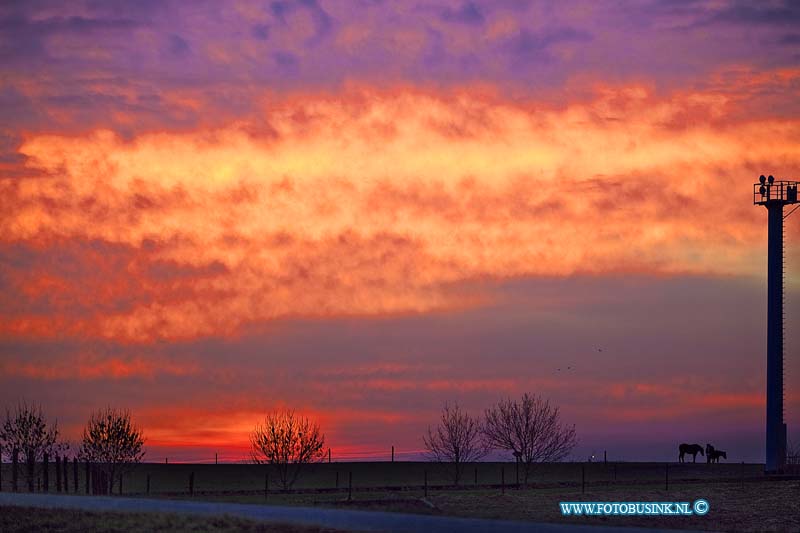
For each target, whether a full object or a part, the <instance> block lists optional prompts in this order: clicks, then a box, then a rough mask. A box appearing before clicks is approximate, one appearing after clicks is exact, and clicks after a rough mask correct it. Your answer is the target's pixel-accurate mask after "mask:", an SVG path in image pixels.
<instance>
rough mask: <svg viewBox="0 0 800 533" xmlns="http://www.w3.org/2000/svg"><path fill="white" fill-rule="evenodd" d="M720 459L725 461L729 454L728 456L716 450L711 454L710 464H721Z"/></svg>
mask: <svg viewBox="0 0 800 533" xmlns="http://www.w3.org/2000/svg"><path fill="white" fill-rule="evenodd" d="M720 457H722V458H723V459H728V454H726V453H725V452H723V451H722V450H714V451H712V452H711V453H710V454H709V462H711V463H719V458H720Z"/></svg>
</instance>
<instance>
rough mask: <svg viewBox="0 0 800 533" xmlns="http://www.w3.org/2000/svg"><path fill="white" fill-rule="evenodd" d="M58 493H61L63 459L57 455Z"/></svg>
mask: <svg viewBox="0 0 800 533" xmlns="http://www.w3.org/2000/svg"><path fill="white" fill-rule="evenodd" d="M55 465H56V492H61V457H60V456H59V455H58V454H56V461H55Z"/></svg>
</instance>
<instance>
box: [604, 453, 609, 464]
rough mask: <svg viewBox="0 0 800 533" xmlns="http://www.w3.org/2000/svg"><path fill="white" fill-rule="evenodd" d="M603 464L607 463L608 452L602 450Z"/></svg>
mask: <svg viewBox="0 0 800 533" xmlns="http://www.w3.org/2000/svg"><path fill="white" fill-rule="evenodd" d="M603 464H608V452H607V451H606V450H603Z"/></svg>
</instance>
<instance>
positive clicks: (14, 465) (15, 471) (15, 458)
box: [11, 448, 19, 492]
mask: <svg viewBox="0 0 800 533" xmlns="http://www.w3.org/2000/svg"><path fill="white" fill-rule="evenodd" d="M18 481H19V450H17V449H16V448H14V450H13V451H12V452H11V490H12V491H14V492H17V490H18V487H17V482H18Z"/></svg>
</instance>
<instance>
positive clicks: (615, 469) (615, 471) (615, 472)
mask: <svg viewBox="0 0 800 533" xmlns="http://www.w3.org/2000/svg"><path fill="white" fill-rule="evenodd" d="M616 480H617V463H614V481H616Z"/></svg>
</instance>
